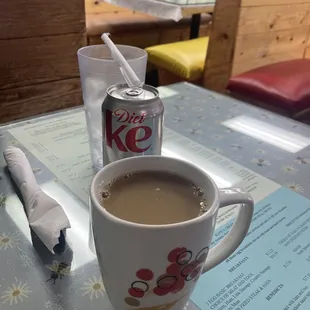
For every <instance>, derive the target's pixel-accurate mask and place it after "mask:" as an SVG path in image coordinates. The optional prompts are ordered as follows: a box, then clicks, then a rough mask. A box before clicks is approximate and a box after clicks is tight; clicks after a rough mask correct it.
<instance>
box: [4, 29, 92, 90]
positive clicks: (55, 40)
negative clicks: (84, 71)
mask: <svg viewBox="0 0 310 310" xmlns="http://www.w3.org/2000/svg"><path fill="white" fill-rule="evenodd" d="M84 45H86V42H85V36H84V34H80V33H78V34H74V33H73V34H65V35H57V36H48V37H34V38H25V39H12V40H0V50H1V51H2V55H1V62H2V63H3V64H4V65H2V68H1V69H2V70H1V75H0V89H5V88H12V87H20V86H25V85H30V84H35V83H43V82H47V81H55V80H60V79H67V78H71V77H77V76H79V71H78V64H77V56H76V52H77V50H78V49H79V48H80V47H81V46H84Z"/></svg>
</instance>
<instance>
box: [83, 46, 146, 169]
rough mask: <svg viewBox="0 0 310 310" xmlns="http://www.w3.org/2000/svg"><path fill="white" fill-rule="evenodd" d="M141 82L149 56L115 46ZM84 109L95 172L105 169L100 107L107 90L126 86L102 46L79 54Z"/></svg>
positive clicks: (133, 48)
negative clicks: (114, 86) (112, 87)
mask: <svg viewBox="0 0 310 310" xmlns="http://www.w3.org/2000/svg"><path fill="white" fill-rule="evenodd" d="M116 46H117V48H118V49H119V51H120V52H121V53H122V54H123V56H124V57H125V59H126V60H127V61H128V63H129V64H130V66H131V67H132V69H133V70H134V71H135V73H136V74H137V76H138V77H139V79H140V80H141V81H143V82H144V81H145V73H146V65H147V53H146V52H145V51H144V50H143V49H140V48H137V47H134V46H127V45H116ZM77 55H78V61H79V70H80V77H81V84H82V93H83V101H84V107H85V115H86V123H87V131H88V136H89V147H90V155H91V160H92V164H93V166H94V168H95V169H96V170H99V169H101V168H102V166H103V160H102V128H101V127H102V125H101V124H102V123H101V105H102V102H103V100H104V99H105V97H106V91H107V89H108V87H110V86H111V85H114V84H120V83H125V79H124V78H123V76H122V74H121V71H120V68H119V66H118V64H117V63H116V62H115V61H114V60H113V59H112V57H111V54H110V50H109V48H108V47H107V46H106V45H104V44H102V45H90V46H85V47H82V48H80V49H79V50H78V52H77Z"/></svg>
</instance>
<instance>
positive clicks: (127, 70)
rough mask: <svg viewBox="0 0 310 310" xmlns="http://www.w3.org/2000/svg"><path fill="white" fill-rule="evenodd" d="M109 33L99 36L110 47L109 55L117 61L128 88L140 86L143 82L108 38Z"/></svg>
mask: <svg viewBox="0 0 310 310" xmlns="http://www.w3.org/2000/svg"><path fill="white" fill-rule="evenodd" d="M109 35H110V34H109V33H104V34H103V35H102V36H101V39H102V40H103V41H104V42H105V44H106V45H107V46H108V48H109V49H110V52H111V55H112V57H113V59H114V60H115V61H116V62H117V63H118V65H119V67H120V70H121V73H122V75H123V77H124V79H125V81H126V83H127V84H128V86H129V87H130V88H142V86H143V82H141V81H140V80H139V78H138V77H137V75H136V73H135V72H134V71H133V70H132V68H131V67H130V65H129V63H128V62H127V60H126V59H125V58H124V56H123V55H122V54H121V52H120V51H119V50H118V48H117V47H116V46H115V44H114V43H113V42H112V40H111V39H110V38H109Z"/></svg>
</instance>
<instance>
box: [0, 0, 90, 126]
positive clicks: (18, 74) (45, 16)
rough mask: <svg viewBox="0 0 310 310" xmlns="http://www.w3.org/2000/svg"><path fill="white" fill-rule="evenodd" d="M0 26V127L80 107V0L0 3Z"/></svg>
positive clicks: (82, 42) (82, 39) (82, 25)
mask: <svg viewBox="0 0 310 310" xmlns="http://www.w3.org/2000/svg"><path fill="white" fill-rule="evenodd" d="M25 10H27V14H25ZM0 23H1V27H0V49H1V51H2V54H1V58H0V67H1V75H0V123H1V122H5V121H10V120H14V119H19V118H22V117H28V116H32V115H36V114H39V113H45V112H49V111H54V110H56V109H60V108H67V107H71V106H75V105H78V104H81V91H80V82H79V71H78V65H77V58H76V52H77V50H78V49H79V48H80V47H81V46H84V45H86V32H85V12H84V0H68V1H61V0H44V1H36V0H20V1H18V2H16V1H0Z"/></svg>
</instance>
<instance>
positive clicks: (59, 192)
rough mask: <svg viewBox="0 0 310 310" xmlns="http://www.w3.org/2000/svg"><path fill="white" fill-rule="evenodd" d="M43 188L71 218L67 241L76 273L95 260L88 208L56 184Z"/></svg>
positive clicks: (48, 184) (42, 186) (72, 268)
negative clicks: (90, 236)
mask: <svg viewBox="0 0 310 310" xmlns="http://www.w3.org/2000/svg"><path fill="white" fill-rule="evenodd" d="M41 188H42V189H43V190H44V192H45V193H46V194H48V195H50V196H51V197H53V198H54V199H56V200H57V201H58V202H59V204H60V205H61V206H62V207H63V209H64V211H65V212H66V214H67V216H68V218H69V221H70V224H71V228H70V229H67V237H66V239H67V242H68V244H69V246H70V247H71V249H72V251H73V261H72V265H71V270H72V271H74V270H75V269H78V268H80V267H81V266H83V265H85V264H87V263H89V262H91V261H92V260H94V259H95V256H94V254H93V253H92V252H91V251H90V249H89V247H88V241H89V239H88V237H89V235H88V234H89V212H88V207H87V208H85V206H84V205H83V204H82V203H80V202H78V201H77V199H75V198H73V197H72V196H71V195H70V194H69V193H67V192H66V191H65V190H64V189H63V188H61V186H60V185H58V184H56V183H55V182H48V183H44V184H42V185H41Z"/></svg>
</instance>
